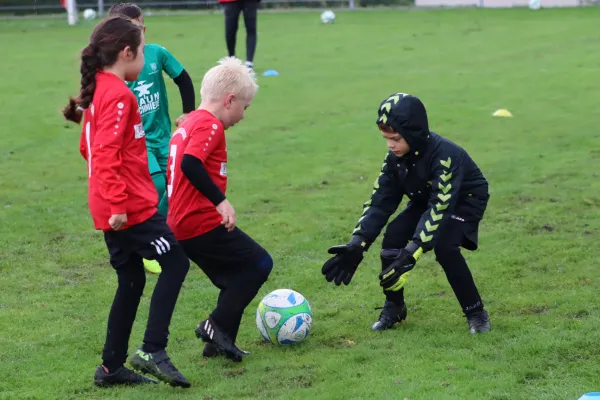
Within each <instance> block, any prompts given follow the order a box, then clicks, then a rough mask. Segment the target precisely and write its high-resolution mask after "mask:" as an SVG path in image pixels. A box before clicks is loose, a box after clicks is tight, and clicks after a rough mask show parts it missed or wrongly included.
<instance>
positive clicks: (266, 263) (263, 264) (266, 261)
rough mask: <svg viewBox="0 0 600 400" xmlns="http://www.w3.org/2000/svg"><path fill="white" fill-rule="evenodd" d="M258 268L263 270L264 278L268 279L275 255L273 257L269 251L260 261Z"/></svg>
mask: <svg viewBox="0 0 600 400" xmlns="http://www.w3.org/2000/svg"><path fill="white" fill-rule="evenodd" d="M258 268H259V270H260V271H261V273H262V276H263V278H264V280H265V281H266V280H267V278H268V277H269V275H270V274H271V271H272V270H273V257H271V255H270V254H269V253H266V254H265V256H264V257H263V258H262V259H261V260H260V261H259V262H258Z"/></svg>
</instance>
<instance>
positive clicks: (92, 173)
mask: <svg viewBox="0 0 600 400" xmlns="http://www.w3.org/2000/svg"><path fill="white" fill-rule="evenodd" d="M143 66H144V34H143V30H142V29H141V28H140V27H139V26H137V25H136V24H134V23H132V22H131V21H130V20H129V19H126V18H120V17H114V18H109V19H106V20H104V21H102V22H100V23H99V24H98V25H97V26H96V27H95V28H94V30H93V32H92V35H91V37H90V42H89V44H88V45H87V46H86V47H85V48H84V49H83V51H82V53H81V68H80V71H81V88H80V91H79V95H78V96H77V97H76V98H71V99H70V101H69V104H68V105H67V106H66V107H65V109H64V110H63V114H64V116H65V118H66V119H67V120H70V121H73V122H76V123H80V122H81V121H82V119H83V129H82V133H81V141H80V151H81V155H82V156H83V158H84V159H85V160H86V162H87V174H88V202H89V208H90V212H91V215H92V219H93V222H94V226H95V228H96V229H97V230H102V231H103V232H104V240H105V242H106V245H107V247H108V252H109V255H110V263H111V265H112V266H113V268H114V269H115V271H116V273H117V281H118V286H117V291H116V294H115V297H114V300H113V304H112V308H111V310H110V314H109V317H108V327H107V328H108V329H107V333H106V341H105V344H104V351H103V353H102V361H103V363H102V365H100V366H99V367H98V368H97V369H96V373H95V376H94V381H95V384H96V385H98V386H114V385H122V384H127V385H139V384H151V383H157V382H156V381H155V380H153V379H149V378H147V377H145V376H142V375H139V374H137V373H135V372H133V371H132V370H130V369H128V368H126V367H125V366H124V364H125V361H126V359H127V348H128V344H129V337H130V335H131V328H132V325H133V322H134V320H135V316H136V313H137V309H138V306H139V303H140V298H141V296H142V292H143V290H144V286H145V283H146V274H145V272H144V265H143V262H142V260H143V259H149V260H157V261H158V263H159V264H160V265H161V267H162V269H163V272H162V273H161V274H160V275H159V278H158V280H157V283H156V286H155V289H154V293H153V294H152V299H151V302H150V313H149V317H148V325H147V327H146V333H145V335H144V341H143V345H142V346H140V348H139V349H138V350H137V351H136V352H135V354H134V355H133V356H132V357H131V358H130V360H129V362H130V364H131V365H132V366H133V368H134V369H136V370H137V371H140V372H142V373H146V374H150V375H153V376H154V377H156V378H158V379H159V380H161V381H163V382H166V383H168V384H170V385H172V386H181V387H189V386H190V383H189V381H188V380H187V379H186V378H185V377H184V376H183V375H182V374H181V373H180V372H179V371H178V370H177V368H175V366H174V365H173V364H172V363H171V361H170V359H169V356H168V355H167V353H166V350H165V348H166V347H167V341H168V336H169V325H170V322H171V317H172V315H173V310H174V308H175V304H176V302H177V298H178V296H179V292H180V290H181V286H182V284H183V281H184V279H185V277H186V275H187V272H188V269H189V261H188V258H187V256H186V255H185V253H184V251H183V250H182V248H181V247H180V246H179V244H178V243H177V241H176V240H175V237H174V236H173V233H172V232H171V230H170V229H169V227H168V226H167V223H166V220H165V218H164V217H163V216H162V215H161V214H159V213H158V211H157V208H156V199H157V192H156V189H155V188H154V185H153V184H152V179H151V178H150V173H149V171H148V156H147V149H146V140H145V137H144V136H145V134H144V128H143V125H142V120H141V116H140V112H139V106H138V103H137V99H136V97H135V95H134V94H133V93H132V92H131V90H129V88H128V87H127V85H126V83H125V81H133V80H135V79H136V78H137V77H138V75H139V73H140V71H141V69H142V67H143Z"/></svg>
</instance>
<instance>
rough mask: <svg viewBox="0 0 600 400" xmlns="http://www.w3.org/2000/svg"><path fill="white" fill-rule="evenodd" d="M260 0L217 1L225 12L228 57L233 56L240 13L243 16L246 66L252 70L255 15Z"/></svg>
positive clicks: (254, 44) (254, 49)
mask: <svg viewBox="0 0 600 400" xmlns="http://www.w3.org/2000/svg"><path fill="white" fill-rule="evenodd" d="M259 1H260V0H219V3H221V4H222V5H223V10H224V12H225V42H226V43H227V52H228V53H229V57H234V56H235V42H236V38H237V31H238V21H239V19H240V13H243V14H244V25H245V26H246V62H245V64H246V66H247V67H249V68H254V52H255V51H256V14H257V10H258V3H259Z"/></svg>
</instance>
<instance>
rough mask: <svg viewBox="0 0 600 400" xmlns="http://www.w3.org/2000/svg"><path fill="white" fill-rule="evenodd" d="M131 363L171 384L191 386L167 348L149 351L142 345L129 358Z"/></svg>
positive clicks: (138, 369)
mask: <svg viewBox="0 0 600 400" xmlns="http://www.w3.org/2000/svg"><path fill="white" fill-rule="evenodd" d="M129 363H130V364H131V366H132V367H133V369H135V370H137V371H140V372H143V373H145V374H150V375H152V376H154V377H156V378H157V379H159V380H161V381H163V382H165V383H168V384H169V385H171V386H174V387H183V388H189V387H190V386H191V384H190V382H189V381H188V380H187V379H186V378H185V376H183V374H182V373H181V372H179V370H177V368H175V365H173V363H172V362H171V359H170V358H169V356H168V355H167V352H166V350H159V351H157V352H155V353H147V352H145V351H144V350H142V347H140V348H139V349H137V350H136V352H135V354H134V355H133V356H132V357H131V358H130V359H129Z"/></svg>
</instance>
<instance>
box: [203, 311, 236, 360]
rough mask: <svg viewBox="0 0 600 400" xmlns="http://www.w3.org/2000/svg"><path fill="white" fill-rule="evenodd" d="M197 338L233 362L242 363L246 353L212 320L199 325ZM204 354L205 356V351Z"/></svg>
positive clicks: (206, 320)
mask: <svg viewBox="0 0 600 400" xmlns="http://www.w3.org/2000/svg"><path fill="white" fill-rule="evenodd" d="M196 337H198V338H199V339H202V341H203V342H205V343H210V344H212V345H213V346H215V347H216V348H217V350H219V351H220V352H221V353H222V354H223V355H224V356H225V357H226V358H228V359H230V360H231V361H233V362H240V361H242V356H243V355H244V353H243V352H242V351H241V350H240V349H238V348H237V347H236V346H235V344H234V343H233V340H231V338H230V337H229V335H228V334H226V333H225V332H222V331H221V330H220V329H219V327H218V326H217V324H215V322H214V321H213V319H212V318H210V317H209V318H207V319H205V320H204V321H201V322H200V323H199V324H198V326H197V327H196ZM205 349H206V348H205ZM202 353H203V354H204V351H203V352H202ZM213 357H214V356H213Z"/></svg>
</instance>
